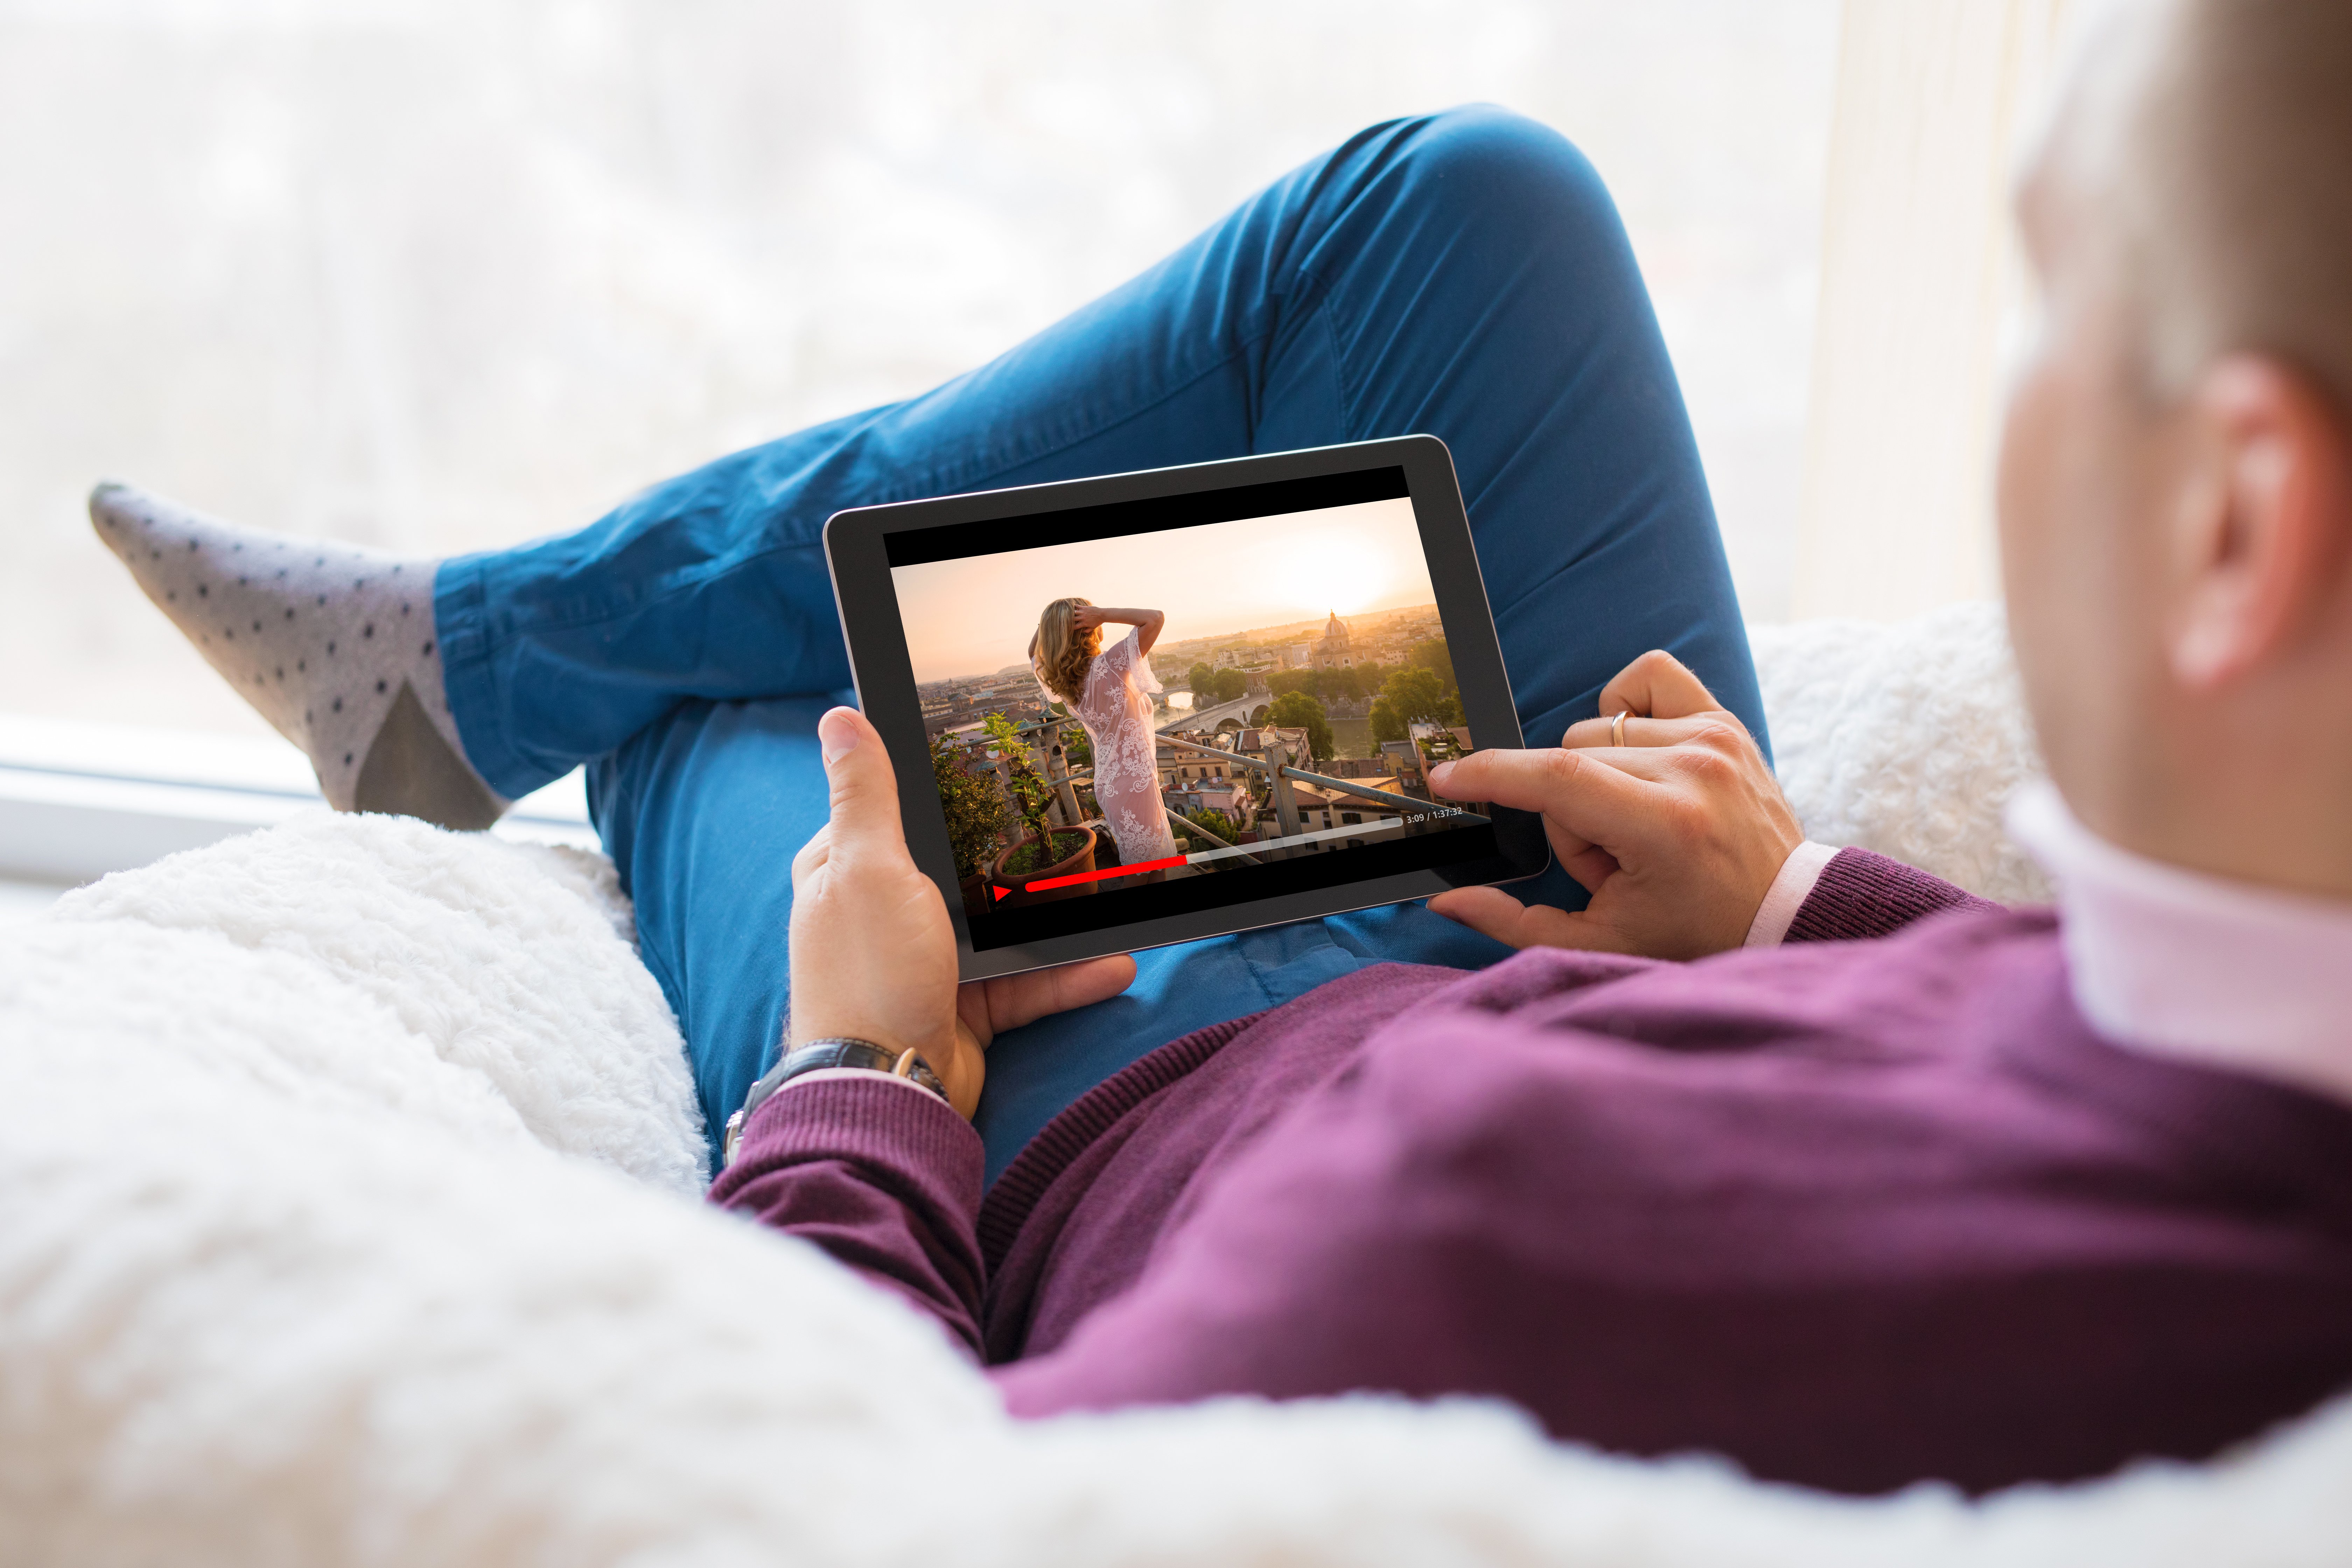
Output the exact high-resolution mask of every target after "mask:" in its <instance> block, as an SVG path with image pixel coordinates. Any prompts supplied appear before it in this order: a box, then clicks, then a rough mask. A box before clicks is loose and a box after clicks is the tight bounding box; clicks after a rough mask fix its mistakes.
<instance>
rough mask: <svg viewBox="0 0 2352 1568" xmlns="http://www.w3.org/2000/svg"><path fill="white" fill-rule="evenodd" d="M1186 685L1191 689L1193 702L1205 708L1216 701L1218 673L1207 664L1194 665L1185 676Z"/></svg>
mask: <svg viewBox="0 0 2352 1568" xmlns="http://www.w3.org/2000/svg"><path fill="white" fill-rule="evenodd" d="M1184 684H1185V686H1186V687H1188V688H1190V689H1191V690H1192V698H1193V700H1195V701H1197V702H1199V703H1200V704H1201V705H1202V706H1203V707H1206V706H1207V705H1208V704H1209V703H1211V702H1213V701H1214V700H1216V698H1215V692H1216V689H1217V672H1216V671H1215V670H1213V669H1211V668H1209V667H1208V666H1207V665H1205V664H1196V665H1194V666H1193V667H1192V669H1191V670H1190V671H1188V672H1187V673H1186V674H1185V677H1184Z"/></svg>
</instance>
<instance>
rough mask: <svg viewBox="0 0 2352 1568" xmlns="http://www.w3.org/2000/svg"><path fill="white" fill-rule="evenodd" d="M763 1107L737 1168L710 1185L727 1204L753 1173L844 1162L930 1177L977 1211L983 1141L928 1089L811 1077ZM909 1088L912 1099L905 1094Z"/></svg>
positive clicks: (749, 1128) (748, 1128)
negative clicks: (835, 1161) (826, 1162)
mask: <svg viewBox="0 0 2352 1568" xmlns="http://www.w3.org/2000/svg"><path fill="white" fill-rule="evenodd" d="M807 1079H808V1081H806V1082H803V1080H802V1079H793V1081H792V1082H791V1083H788V1084H786V1085H785V1086H784V1087H783V1088H782V1089H778V1090H777V1091H776V1092H775V1093H773V1094H772V1095H770V1096H768V1098H767V1099H766V1100H763V1101H762V1102H761V1105H760V1109H759V1110H755V1111H753V1112H752V1113H751V1120H750V1121H748V1122H747V1123H746V1124H745V1126H744V1128H743V1143H742V1147H741V1149H740V1151H739V1152H737V1154H736V1157H735V1163H733V1164H732V1165H730V1166H729V1167H728V1168H727V1170H726V1171H725V1172H724V1173H721V1174H720V1176H719V1180H718V1181H717V1182H716V1183H714V1184H712V1187H711V1198H712V1200H713V1201H714V1202H717V1203H719V1204H722V1205H723V1204H725V1203H726V1202H727V1200H728V1198H729V1196H730V1195H731V1192H732V1189H736V1188H740V1187H741V1186H742V1185H744V1184H747V1183H749V1182H750V1181H751V1180H752V1179H753V1178H754V1177H755V1176H757V1175H758V1174H760V1173H764V1172H769V1171H774V1170H777V1169H779V1168H782V1167H784V1166H790V1165H797V1164H801V1163H805V1162H807V1161H809V1160H813V1159H814V1160H845V1161H848V1162H851V1163H856V1164H858V1165H862V1166H865V1167H867V1168H869V1169H878V1170H884V1171H891V1172H897V1173H902V1174H904V1175H908V1176H916V1177H918V1178H929V1180H928V1181H927V1182H925V1185H929V1186H934V1187H936V1188H937V1189H938V1190H939V1195H940V1196H941V1197H943V1198H947V1199H948V1200H949V1201H950V1203H952V1204H953V1205H954V1206H956V1207H958V1208H962V1209H967V1210H968V1211H969V1212H970V1213H971V1214H974V1215H976V1214H978V1212H979V1210H980V1194H981V1176H982V1169H983V1164H984V1162H983V1157H982V1152H981V1144H980V1134H979V1133H977V1132H975V1131H972V1128H971V1122H969V1121H965V1120H964V1119H963V1118H962V1117H961V1116H958V1115H957V1114H956V1113H955V1110H954V1108H953V1107H951V1106H950V1105H949V1104H948V1103H947V1101H945V1100H941V1099H940V1097H939V1096H938V1095H936V1094H933V1093H932V1092H931V1091H930V1090H929V1089H923V1088H920V1087H919V1086H917V1085H912V1084H908V1082H906V1080H905V1079H891V1078H888V1077H887V1076H886V1075H884V1074H880V1073H851V1074H844V1075H843V1076H841V1077H839V1078H831V1077H827V1076H825V1075H824V1074H823V1073H810V1074H808V1075H807ZM907 1089H914V1090H915V1092H914V1093H912V1094H908V1093H907V1092H906V1090H907Z"/></svg>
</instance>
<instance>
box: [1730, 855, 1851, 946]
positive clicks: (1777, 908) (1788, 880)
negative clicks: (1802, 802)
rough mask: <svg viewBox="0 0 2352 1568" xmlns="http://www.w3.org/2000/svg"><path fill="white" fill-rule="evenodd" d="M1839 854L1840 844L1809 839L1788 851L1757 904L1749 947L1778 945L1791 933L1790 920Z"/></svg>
mask: <svg viewBox="0 0 2352 1568" xmlns="http://www.w3.org/2000/svg"><path fill="white" fill-rule="evenodd" d="M1836 856H1837V847H1836V846H1834V845H1830V844H1816V843H1814V842H1813V841H1812V840H1811V839H1810V838H1808V839H1806V840H1805V841H1804V842H1803V843H1802V844H1800V845H1798V846H1797V847H1795V848H1794V849H1791V850H1790V851H1789V858H1787V859H1786V860H1783V861H1781V862H1780V875H1779V876H1777V877H1775V878H1773V879H1772V886H1771V887H1770V888H1769V889H1766V891H1765V894H1764V901H1763V902H1762V903H1760V904H1759V905H1757V906H1756V919H1755V920H1754V921H1751V922H1749V924H1748V941H1747V942H1745V943H1743V944H1742V945H1743V946H1747V947H1778V946H1780V943H1781V942H1783V941H1784V940H1785V939H1786V938H1787V937H1788V934H1789V924H1790V921H1794V920H1795V919H1796V918H1797V911H1798V910H1801V909H1802V908H1803V907H1804V904H1805V900H1807V899H1810V898H1811V897H1812V896H1813V884H1814V883H1815V882H1818V881H1820V880H1821V879H1822V872H1823V871H1824V870H1827V869H1828V868H1829V863H1830V862H1831V861H1832V859H1834V858H1836Z"/></svg>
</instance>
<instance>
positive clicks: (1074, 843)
mask: <svg viewBox="0 0 2352 1568" xmlns="http://www.w3.org/2000/svg"><path fill="white" fill-rule="evenodd" d="M988 734H989V738H990V739H991V740H992V741H994V742H996V747H997V750H998V751H999V752H1001V753H1003V757H1004V762H1005V771H1006V773H1007V775H1008V780H1009V782H1008V784H1007V786H1006V787H1007V789H1008V790H1009V791H1010V792H1011V794H1012V796H1013V803H1012V804H1013V814H1014V815H1015V816H1019V817H1020V819H1021V822H1022V825H1023V826H1024V827H1025V828H1027V830H1028V831H1027V832H1026V833H1025V834H1024V836H1023V837H1021V838H1020V839H1019V840H1018V841H1017V842H1015V843H1014V844H1013V846H1012V847H1010V848H1008V849H1006V850H1004V851H1003V853H1001V854H999V855H998V856H997V857H996V860H995V863H994V864H993V865H992V866H991V867H990V868H989V879H990V880H991V881H992V883H994V884H995V886H996V887H998V888H1003V889H1007V890H1006V891H1005V892H1004V893H1003V894H1001V895H996V894H993V893H992V897H991V899H990V901H991V902H992V903H1013V904H1028V903H1042V902H1045V901H1047V900H1054V899H1067V898H1076V897H1078V896H1081V895H1083V894H1087V893H1091V892H1093V891H1094V890H1095V885H1094V884H1093V883H1092V882H1080V883H1078V884H1077V885H1076V886H1075V887H1069V888H1053V889H1048V890H1046V891H1045V892H1042V893H1032V892H1029V891H1027V889H1026V885H1027V884H1028V883H1030V882H1035V881H1045V880H1049V879H1052V878H1055V877H1066V876H1070V875H1072V874H1073V873H1076V872H1079V871H1091V870H1093V869H1094V868H1095V830H1094V829H1093V828H1091V827H1056V826H1054V824H1053V822H1052V820H1051V819H1050V818H1049V817H1048V816H1047V815H1046V814H1047V813H1048V812H1050V811H1051V810H1052V809H1053V805H1054V786H1053V784H1051V782H1049V781H1048V780H1047V779H1046V777H1045V769H1044V768H1043V767H1042V766H1040V765H1039V763H1038V761H1037V756H1036V753H1035V752H1033V751H1031V750H1030V748H1029V746H1028V744H1027V743H1026V742H1024V741H1023V740H1022V739H1021V736H1020V733H1019V731H1017V730H1015V729H1014V727H1013V721H1012V720H1010V719H1008V718H1006V717H1005V716H1004V715H1003V714H1002V713H992V714H990V715H989V716H988Z"/></svg>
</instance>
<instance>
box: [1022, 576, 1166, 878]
mask: <svg viewBox="0 0 2352 1568" xmlns="http://www.w3.org/2000/svg"><path fill="white" fill-rule="evenodd" d="M1166 620H1167V616H1163V615H1161V614H1160V612H1159V611H1158V610H1108V609H1103V608H1101V607H1099V606H1097V605H1093V604H1090V603H1089V602H1087V600H1085V599H1076V598H1073V599H1056V600H1055V601H1054V602H1053V603H1052V604H1050V605H1046V606H1045V613H1044V614H1043V615H1041V616H1038V617H1037V635H1036V636H1035V637H1032V638H1031V639H1030V640H1029V664H1030V668H1032V669H1033V670H1034V671H1035V672H1036V676H1037V684H1038V686H1039V687H1040V688H1041V689H1043V690H1044V691H1045V696H1046V699H1047V700H1049V701H1056V702H1063V703H1066V704H1067V705H1068V707H1069V710H1070V713H1071V715H1072V716H1073V717H1075V718H1076V720H1077V721H1078V722H1079V723H1080V724H1082V725H1084V726H1085V727H1086V731H1087V739H1088V740H1090V741H1091V742H1094V749H1095V803H1096V804H1097V805H1098V806H1100V807H1101V808H1102V814H1103V820H1104V822H1105V823H1106V824H1107V825H1108V826H1109V828H1110V835H1111V837H1112V838H1113V839H1114V840H1115V841H1117V843H1118V859H1119V864H1120V865H1122V866H1138V865H1141V864H1142V863H1143V862H1145V861H1147V860H1164V859H1166V858H1168V857H1169V856H1171V855H1173V854H1175V853H1176V852H1177V851H1176V838H1175V836H1174V835H1173V834H1171V833H1170V832H1169V831H1168V813H1167V811H1166V809H1165V808H1164V807H1163V806H1162V805H1160V769H1159V765H1158V762H1157V758H1156V754H1155V753H1156V752H1157V751H1158V746H1157V744H1156V742H1155V740H1154V737H1153V734H1152V729H1151V698H1152V695H1153V694H1154V693H1155V692H1157V691H1158V690H1159V689H1160V682H1159V680H1158V679H1157V678H1155V677H1154V676H1153V675H1152V673H1151V664H1150V660H1149V659H1148V658H1145V656H1146V655H1147V654H1149V653H1150V651H1151V645H1152V644H1153V643H1155V642H1157V641H1159V640H1160V626H1161V625H1162V624H1164V623H1165V622H1166ZM1112 622H1116V623H1118V624H1120V625H1123V626H1132V627H1133V628H1134V630H1132V631H1130V632H1129V633H1128V634H1127V636H1125V637H1121V638H1119V640H1118V642H1116V643H1113V644H1112V645H1111V646H1110V647H1103V646H1102V628H1103V626H1104V625H1105V624H1106V623H1112ZM1152 875H1154V876H1155V877H1156V876H1158V875H1160V873H1158V872H1154V873H1152Z"/></svg>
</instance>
